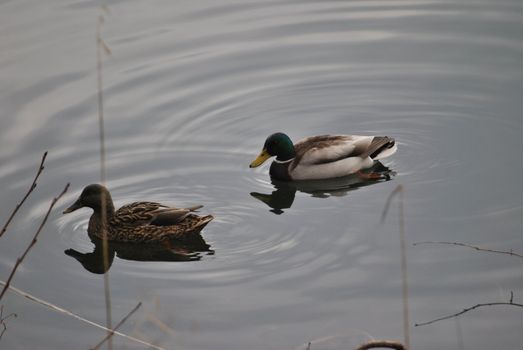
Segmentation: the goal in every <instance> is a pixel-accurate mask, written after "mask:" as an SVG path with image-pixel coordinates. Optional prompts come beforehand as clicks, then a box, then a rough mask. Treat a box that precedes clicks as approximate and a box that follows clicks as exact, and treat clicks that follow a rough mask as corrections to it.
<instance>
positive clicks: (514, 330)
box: [0, 0, 523, 350]
mask: <svg viewBox="0 0 523 350" xmlns="http://www.w3.org/2000/svg"><path fill="white" fill-rule="evenodd" d="M100 13H102V11H101V10H100V8H99V7H98V3H97V2H96V1H84V0H76V1H65V0H64V1H58V0H48V1H25V0H17V1H1V2H0V33H1V39H0V76H1V83H0V106H1V107H0V188H1V191H0V204H1V210H0V223H2V224H3V222H5V220H6V219H7V217H8V215H9V214H10V212H11V210H12V208H14V206H15V205H16V203H17V201H18V200H19V199H20V198H21V197H22V196H23V194H24V193H25V191H26V189H27V187H28V186H29V184H30V183H31V181H32V178H33V176H34V174H35V171H36V168H37V165H38V163H39V160H40V158H41V155H42V154H43V152H44V151H45V150H47V151H49V156H48V159H47V161H46V168H45V170H44V172H43V174H42V175H41V177H40V179H39V181H38V187H37V188H36V190H35V191H34V192H33V193H32V194H31V196H30V198H29V199H28V201H27V202H26V203H25V205H24V206H23V208H22V209H21V211H20V212H19V214H18V216H17V217H16V219H15V220H14V221H13V223H12V224H11V226H10V228H9V230H8V232H7V233H6V235H4V236H3V237H2V238H0V279H2V280H6V279H7V276H8V274H9V272H10V270H11V268H12V266H13V264H14V262H15V260H16V258H17V257H18V256H19V255H20V254H21V253H22V251H23V250H24V249H25V247H26V246H27V244H28V243H29V241H30V239H31V237H32V235H33V233H34V232H35V230H36V228H37V226H38V225H39V223H40V220H41V219H42V217H43V215H44V214H45V212H46V210H47V208H48V205H49V201H50V200H51V198H52V197H53V196H55V195H57V194H58V193H59V192H60V191H61V189H62V188H63V186H64V185H65V184H66V183H67V182H70V183H71V188H70V190H69V192H68V193H67V194H66V195H65V196H64V198H63V199H62V200H61V201H60V202H59V203H58V204H57V206H56V208H55V210H54V211H53V212H52V214H51V216H50V218H49V221H48V223H47V225H46V226H45V228H44V230H43V232H42V233H41V235H40V238H39V240H38V243H37V244H36V245H35V247H34V248H33V249H32V250H31V252H30V253H29V255H28V257H27V258H26V259H25V261H24V262H23V264H22V265H21V267H20V269H19V271H18V272H17V274H16V276H15V278H14V280H13V286H15V287H17V288H20V289H22V290H24V291H26V292H29V293H31V294H33V295H35V296H37V297H39V298H42V299H45V300H47V301H49V302H51V303H54V304H57V305H59V306H61V307H64V308H66V309H69V310H71V311H74V312H75V313H77V314H79V315H81V316H83V317H86V318H88V319H90V320H92V321H95V322H98V323H101V324H105V301H104V291H103V276H102V275H101V274H99V273H98V274H96V273H92V272H90V271H89V270H88V269H85V268H84V267H83V265H82V264H80V263H79V262H78V261H77V260H76V259H74V258H72V257H71V256H69V255H66V254H64V251H69V252H71V251H70V249H73V250H75V251H76V252H79V253H90V252H93V250H94V245H93V243H92V242H91V240H90V239H89V237H88V236H87V234H86V228H87V222H88V218H89V216H90V211H89V210H87V209H83V210H78V211H76V212H74V213H72V214H69V215H62V214H61V211H62V210H63V209H64V208H65V207H66V206H68V205H69V204H71V203H72V201H74V200H75V199H76V197H77V196H78V195H79V193H80V191H81V190H82V188H83V187H84V186H85V185H87V184H89V183H96V182H99V181H100V155H99V138H98V135H99V134H98V119H97V104H96V44H95V31H96V22H97V18H98V16H99V15H100ZM105 18H106V21H105V24H104V25H103V27H102V36H103V39H104V41H105V42H106V43H107V45H108V46H109V47H110V49H111V52H112V54H111V55H110V56H107V55H106V56H105V57H104V60H103V63H104V98H105V127H106V147H107V149H106V150H107V186H108V187H109V189H110V190H111V193H112V195H113V198H114V200H115V204H116V205H117V206H119V205H122V204H124V203H128V202H131V201H135V200H154V201H160V202H165V203H169V204H175V205H178V206H183V205H194V204H203V205H204V206H205V207H204V208H203V209H202V213H203V214H207V213H212V214H213V215H214V216H215V217H216V218H215V220H214V221H213V222H211V223H210V224H209V225H208V226H207V227H206V228H205V229H204V231H203V232H202V238H203V239H204V240H205V243H204V245H205V244H206V245H208V247H207V248H206V249H203V248H202V247H200V248H202V249H193V250H192V249H187V248H180V250H179V251H178V253H179V254H173V255H169V256H167V257H166V256H159V257H157V259H156V260H157V261H142V260H147V259H146V258H144V257H133V256H132V254H126V251H125V249H123V250H121V251H118V250H117V251H116V257H114V260H113V261H112V265H111V268H110V270H109V281H110V291H111V296H112V312H113V319H114V320H115V321H116V320H119V319H120V318H122V317H123V316H124V315H125V314H127V312H128V311H130V310H131V309H132V308H133V307H134V305H136V303H138V302H139V301H142V302H143V307H142V308H141V309H140V310H138V312H136V313H135V314H134V315H133V316H132V318H131V319H130V320H129V321H127V322H126V323H125V325H124V326H123V327H122V329H121V330H122V331H123V332H125V333H129V334H131V335H134V336H136V337H139V338H142V339H145V340H147V341H151V342H154V343H155V344H158V345H161V346H163V347H165V348H168V349H254V350H256V349H262V350H265V349H289V350H293V349H305V348H306V346H307V343H308V342H312V345H311V349H313V350H320V349H351V348H354V347H356V346H357V345H358V344H360V343H361V342H364V341H366V340H369V339H371V338H376V339H399V340H401V339H402V337H403V331H402V308H403V300H402V279H401V253H400V240H399V206H398V204H399V202H398V200H399V198H400V197H399V196H395V197H393V199H392V202H391V206H390V208H389V211H388V214H387V216H386V218H385V220H384V221H383V222H382V221H381V215H382V212H383V210H384V208H385V205H386V201H387V198H388V197H389V196H390V195H391V193H392V192H393V191H394V189H396V188H397V186H398V185H402V186H403V188H404V193H403V194H404V196H403V198H404V199H403V205H404V222H405V235H406V247H407V250H406V258H407V274H408V285H409V307H410V309H409V315H410V328H409V332H410V335H411V343H412V349H425V350H427V349H499V348H507V349H508V348H513V349H515V348H520V347H521V344H523V333H522V332H521V330H522V325H523V309H521V308H518V307H515V306H492V307H485V308H479V309H476V310H473V311H470V312H468V313H466V314H464V315H463V316H461V317H460V318H459V319H457V320H456V319H450V320H446V321H441V322H438V323H435V324H432V325H428V326H423V327H414V324H415V323H419V322H424V321H429V320H431V319H434V318H438V317H441V316H445V315H449V314H453V313H455V312H458V311H460V310H461V309H463V308H465V307H470V306H473V305H475V304H478V303H488V302H498V301H508V300H509V298H510V292H511V291H513V293H514V302H521V301H522V300H523V279H522V273H521V271H522V269H521V266H522V262H523V261H522V260H521V259H520V258H517V257H513V256H509V255H503V254H494V253H488V252H481V251H476V250H473V249H470V248H465V247H455V246H442V245H416V246H414V245H413V244H414V243H416V242H423V241H450V242H462V243H467V244H472V245H476V246H481V247H487V248H491V249H498V250H506V251H509V250H513V251H514V252H518V253H520V254H521V253H523V236H522V232H523V230H522V229H523V220H522V219H521V218H522V215H523V203H522V198H523V186H522V185H521V180H520V177H521V174H522V173H523V166H522V163H521V150H522V149H523V141H522V138H521V134H522V133H523V117H522V115H521V113H522V112H521V111H522V110H523V100H522V98H521V97H522V95H521V93H522V91H523V79H522V78H523V3H522V2H521V1H517V0H502V1H497V0H496V1H494V0H491V1H486V0H484V1H480V0H468V1H444V0H442V1H410V0H405V1H404V0H390V1H349V0H347V1H291V0H282V1H260V0H257V1H228V0H213V1H167V0H158V1H136V0H129V1H114V2H110V4H109V14H106V15H105ZM275 131H284V132H286V133H288V134H289V135H290V137H291V138H292V139H293V140H297V139H299V138H302V137H305V136H310V135H317V134H325V133H345V134H370V135H389V136H392V137H394V138H395V139H396V140H397V142H398V145H399V150H398V152H397V153H396V154H395V155H393V156H392V157H390V158H388V159H386V160H385V161H384V164H385V165H386V166H388V167H389V168H390V169H392V170H393V171H394V172H395V173H396V175H395V176H393V177H392V178H391V179H390V180H389V181H379V182H376V183H371V184H367V185H368V186H346V184H345V185H344V184H342V185H341V186H338V185H339V184H335V186H334V187H335V189H333V190H332V188H329V189H330V191H320V192H317V191H316V192H315V191H309V190H308V189H303V188H298V189H294V188H284V192H283V195H281V192H278V193H279V194H277V195H278V196H280V197H281V198H283V202H282V201H280V202H278V203H279V205H276V208H272V207H270V206H268V205H267V204H265V203H264V202H262V201H260V200H258V199H256V198H255V197H253V196H252V195H251V193H252V192H256V193H260V194H267V195H270V194H271V193H272V192H273V191H276V190H277V188H276V187H275V186H274V185H273V184H272V183H271V181H270V179H269V176H268V165H264V166H262V167H260V168H257V169H249V168H248V164H249V163H250V161H251V160H252V159H253V158H254V157H255V156H256V155H257V153H258V152H259V151H260V149H261V146H262V145H263V142H264V140H265V138H266V137H267V136H268V135H269V134H270V133H272V132H275ZM340 187H341V188H340ZM311 192H312V193H311ZM129 255H131V256H129ZM153 260H154V259H153ZM0 303H1V304H3V305H4V308H5V310H4V313H5V312H9V313H10V312H15V313H17V314H18V317H17V318H16V319H13V318H10V319H9V320H8V321H7V328H8V329H7V331H6V332H5V333H4V335H3V338H2V339H1V340H0V348H2V349H29V348H31V349H86V348H89V347H91V346H94V345H95V344H96V343H97V342H98V341H99V340H100V339H101V338H102V337H103V336H104V332H103V331H100V330H98V329H95V328H92V327H90V326H88V325H85V324H83V323H81V322H79V321H77V320H74V319H72V318H69V317H67V316H64V315H61V314H58V313H54V312H52V311H49V310H47V309H46V308H44V307H42V306H40V305H37V304H34V303H32V302H30V301H28V300H26V299H24V298H22V297H20V296H18V295H16V294H14V293H12V292H8V294H6V296H5V297H4V299H2V301H1V302H0ZM114 346H115V348H116V349H141V348H143V347H142V346H140V345H138V344H136V343H133V342H129V341H127V340H123V339H122V338H119V337H115V338H114Z"/></svg>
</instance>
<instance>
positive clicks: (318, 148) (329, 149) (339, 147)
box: [295, 135, 374, 165]
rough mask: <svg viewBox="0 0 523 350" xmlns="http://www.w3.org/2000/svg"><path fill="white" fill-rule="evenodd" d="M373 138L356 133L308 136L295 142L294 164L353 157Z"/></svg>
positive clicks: (365, 147) (329, 161) (312, 163)
mask: <svg viewBox="0 0 523 350" xmlns="http://www.w3.org/2000/svg"><path fill="white" fill-rule="evenodd" d="M373 138H374V137H373V136H357V135H322V136H314V137H309V138H306V139H303V140H301V141H299V142H297V143H296V145H295V149H296V161H295V164H298V163H299V164H301V165H314V164H324V163H331V162H335V161H338V160H340V159H344V158H348V157H355V156H358V155H360V154H362V153H364V152H365V151H366V150H367V149H368V147H369V146H370V144H371V143H372V139H373Z"/></svg>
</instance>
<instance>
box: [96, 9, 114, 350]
mask: <svg viewBox="0 0 523 350" xmlns="http://www.w3.org/2000/svg"><path fill="white" fill-rule="evenodd" d="M101 11H102V13H101V14H100V15H99V16H98V22H97V24H96V71H97V95H98V127H99V130H100V180H101V183H102V185H104V186H105V182H106V167H105V127H104V108H103V106H104V104H103V70H102V68H103V66H102V50H103V51H104V52H105V54H106V55H110V54H111V50H110V49H109V47H108V46H107V44H105V42H104V40H103V38H102V35H101V27H102V24H103V23H104V22H105V18H104V16H103V12H105V13H108V7H107V5H105V4H104V5H102V6H101ZM106 215H107V213H106V202H105V195H104V194H102V251H103V263H104V270H105V273H104V296H105V318H106V325H107V328H108V329H111V328H112V315H111V291H110V288H109V244H108V242H107V230H106V221H107V218H106ZM107 335H108V336H109V338H108V339H109V342H108V348H109V350H111V349H112V348H113V345H112V338H111V336H110V333H107Z"/></svg>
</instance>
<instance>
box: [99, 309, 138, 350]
mask: <svg viewBox="0 0 523 350" xmlns="http://www.w3.org/2000/svg"><path fill="white" fill-rule="evenodd" d="M140 306H142V302H139V303H138V304H137V305H136V306H135V307H134V309H132V310H131V311H130V312H129V313H128V314H127V316H125V317H124V318H122V320H121V321H120V322H118V324H117V325H116V326H115V327H114V328H113V329H112V330H111V331H110V332H109V334H107V335H106V336H105V338H103V339H102V340H101V341H100V342H99V343H98V344H96V345H95V346H94V347H93V348H92V349H91V350H97V349H99V348H100V346H102V345H103V343H105V342H106V341H107V340H108V339H109V338H111V337H112V336H113V335H114V333H115V331H116V330H117V329H118V328H120V327H121V326H122V325H123V324H124V323H125V321H127V319H128V318H129V317H131V315H132V314H134V313H135V312H136V310H138V309H139V308H140Z"/></svg>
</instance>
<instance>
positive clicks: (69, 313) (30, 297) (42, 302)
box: [0, 280, 165, 350]
mask: <svg viewBox="0 0 523 350" xmlns="http://www.w3.org/2000/svg"><path fill="white" fill-rule="evenodd" d="M0 284H1V285H4V286H5V285H6V282H4V281H1V280H0ZM9 290H10V291H12V292H15V293H16V294H18V295H21V296H23V297H24V298H26V299H28V300H30V301H32V302H34V303H37V304H40V305H43V306H45V307H47V308H49V309H51V310H52V311H55V312H58V313H61V314H64V315H67V316H70V317H73V318H75V319H77V320H79V321H81V322H83V323H87V324H88V325H91V326H93V327H96V328H98V329H102V330H104V331H106V332H114V334H116V335H118V336H120V337H123V338H125V339H128V340H131V341H134V342H136V343H140V344H143V345H145V346H148V347H151V348H153V349H157V350H165V349H164V348H162V347H161V346H158V345H154V344H151V343H148V342H146V341H144V340H141V339H138V338H135V337H132V336H130V335H127V334H125V333H122V332H118V331H115V330H111V329H109V328H107V327H104V326H102V325H101V324H98V323H96V322H93V321H90V320H88V319H86V318H83V317H82V316H79V315H77V314H75V313H73V312H72V311H69V310H66V309H64V308H62V307H60V306H57V305H54V304H52V303H50V302H48V301H45V300H42V299H39V298H37V297H35V296H34V295H31V294H29V293H27V292H24V291H22V290H20V289H18V288H15V287H13V286H9Z"/></svg>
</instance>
